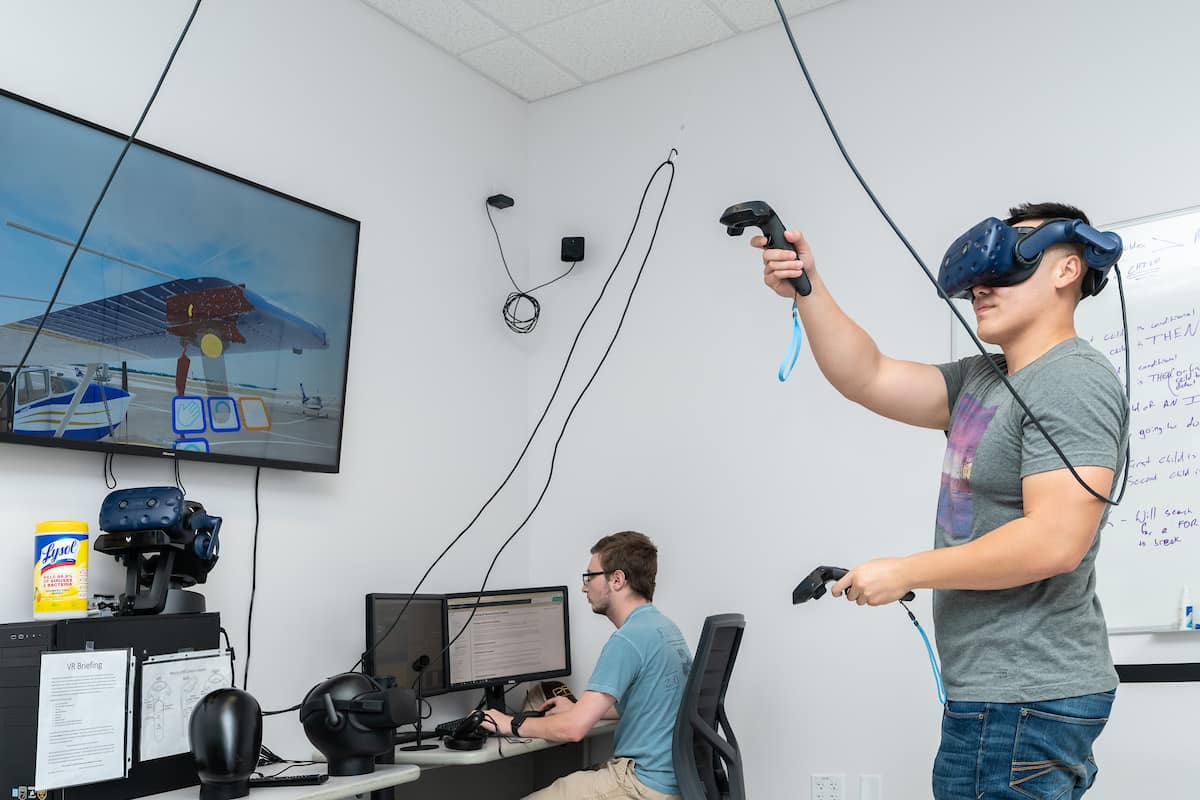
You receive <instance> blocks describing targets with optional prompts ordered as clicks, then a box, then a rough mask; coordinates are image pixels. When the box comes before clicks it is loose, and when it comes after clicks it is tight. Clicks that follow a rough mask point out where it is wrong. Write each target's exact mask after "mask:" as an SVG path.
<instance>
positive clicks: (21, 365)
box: [0, 0, 201, 407]
mask: <svg viewBox="0 0 1200 800" xmlns="http://www.w3.org/2000/svg"><path fill="white" fill-rule="evenodd" d="M200 2H201V0H196V4H195V5H194V6H193V7H192V13H191V14H190V15H189V16H188V19H187V23H186V24H185V25H184V26H183V32H182V33H180V34H179V40H178V41H176V42H175V48H174V49H173V50H171V56H170V57H169V58H168V59H167V65H166V66H165V67H164V68H163V71H162V75H160V76H159V77H158V83H157V84H155V86H154V91H153V92H152V93H151V94H150V100H149V101H148V102H147V103H146V107H145V108H144V109H143V110H142V116H141V117H139V118H138V121H137V125H135V126H134V127H133V131H132V132H131V133H130V134H129V136H128V137H126V139H125V146H124V147H123V148H121V153H120V155H118V156H117V160H116V163H114V164H113V167H112V171H111V172H109V173H108V179H107V180H105V181H104V187H103V188H102V189H101V190H100V196H99V197H97V198H96V202H95V203H94V204H92V210H91V211H90V212H89V213H88V216H87V221H86V222H84V224H83V229H82V230H81V231H80V232H79V236H78V237H77V238H76V239H75V244H74V246H73V247H72V248H71V254H70V255H69V256H67V263H66V265H65V266H64V267H63V269H62V273H61V274H60V275H59V276H58V284H57V285H56V286H55V287H54V292H53V293H52V294H51V295H50V301H49V302H48V303H46V310H45V311H44V312H43V313H42V317H41V319H39V320H38V324H37V327H36V328H35V329H34V331H33V335H32V336H31V337H30V338H29V344H28V345H26V347H25V353H24V355H22V356H21V360H20V361H19V362H17V368H16V369H15V370H13V372H12V376H13V377H12V379H11V380H9V381H8V382H7V383H5V385H4V388H3V389H2V390H0V407H2V406H3V405H4V398H5V397H6V396H7V395H8V394H9V392H10V391H11V390H12V387H13V386H14V385H15V384H16V382H17V378H18V377H19V376H20V374H21V370H23V369H25V365H26V364H28V363H29V355H30V353H32V352H33V345H34V344H35V343H36V342H37V340H38V337H39V336H41V334H42V329H43V328H44V327H45V326H46V320H47V319H48V318H49V317H50V312H51V311H53V310H54V306H55V305H56V304H57V303H58V295H59V293H60V292H61V291H62V287H63V283H64V282H65V281H66V280H67V273H68V272H70V271H71V264H73V263H74V262H75V256H76V254H78V253H79V249H80V247H81V246H82V245H83V240H84V238H85V237H87V232H88V230H89V229H90V228H91V227H92V220H94V219H95V218H96V212H97V211H99V210H100V203H101V202H102V201H103V200H104V196H105V195H106V194H108V189H109V187H110V186H112V182H113V179H114V178H115V177H116V176H117V170H118V169H119V168H120V166H121V162H123V161H124V160H125V155H126V154H127V153H128V152H129V149H130V148H131V147H132V146H133V142H134V140H135V139H136V138H137V135H138V131H140V130H141V129H142V123H143V122H145V121H146V116H147V115H148V114H149V113H150V107H151V106H153V105H154V100H155V98H157V97H158V91H159V89H161V88H162V85H163V82H164V81H165V80H166V79H167V73H168V72H170V71H171V65H172V64H174V63H175V55H176V53H178V52H179V48H180V46H181V45H183V40H184V39H185V38H186V37H187V33H188V30H190V29H191V27H192V20H194V19H195V18H196V12H197V11H199V10H200Z"/></svg>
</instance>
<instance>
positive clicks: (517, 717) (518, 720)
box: [512, 711, 526, 736]
mask: <svg viewBox="0 0 1200 800" xmlns="http://www.w3.org/2000/svg"><path fill="white" fill-rule="evenodd" d="M525 719H526V717H525V712H524V711H518V712H517V713H516V714H513V718H512V735H513V736H520V735H521V734H519V733H517V731H519V730H520V729H521V725H522V724H523V723H524V722H525Z"/></svg>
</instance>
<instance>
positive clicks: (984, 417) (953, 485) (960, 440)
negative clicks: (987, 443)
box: [937, 393, 996, 541]
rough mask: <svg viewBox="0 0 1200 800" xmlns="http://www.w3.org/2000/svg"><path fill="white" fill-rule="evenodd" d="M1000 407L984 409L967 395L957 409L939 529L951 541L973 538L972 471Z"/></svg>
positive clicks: (945, 464) (941, 494)
mask: <svg viewBox="0 0 1200 800" xmlns="http://www.w3.org/2000/svg"><path fill="white" fill-rule="evenodd" d="M995 414H996V406H983V405H980V403H979V401H978V400H976V399H975V396H974V395H972V394H970V393H964V394H963V396H962V399H961V400H959V402H958V407H957V408H956V409H955V414H954V422H953V424H952V425H951V426H950V439H949V440H948V441H947V442H946V458H945V460H944V461H943V462H942V488H941V491H940V492H939V494H938V512H937V524H938V527H939V528H941V529H942V530H944V531H946V533H947V534H948V535H949V536H950V538H951V539H956V540H960V541H961V540H963V539H969V538H970V537H971V520H972V518H973V516H974V495H973V494H972V492H971V467H972V465H973V464H974V462H975V451H976V450H978V449H979V442H980V440H981V439H983V434H984V432H985V431H987V427H988V425H989V424H990V423H991V421H992V417H993V416H995Z"/></svg>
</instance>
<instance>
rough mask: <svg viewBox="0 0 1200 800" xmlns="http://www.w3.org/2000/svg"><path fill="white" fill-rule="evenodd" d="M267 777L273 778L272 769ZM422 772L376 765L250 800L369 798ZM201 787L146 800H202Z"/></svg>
mask: <svg viewBox="0 0 1200 800" xmlns="http://www.w3.org/2000/svg"><path fill="white" fill-rule="evenodd" d="M324 771H325V770H324V769H323V768H322V767H320V765H313V766H310V767H300V768H296V769H291V770H288V771H287V772H285V773H284V774H285V775H306V774H308V773H309V772H324ZM267 774H272V773H271V772H270V770H269V768H268V772H267ZM420 774H421V768H420V767H418V766H414V765H412V764H376V765H375V771H374V772H372V773H369V774H367V775H347V776H345V777H336V776H334V777H330V779H329V780H327V781H325V783H318V784H314V785H312V786H258V787H251V789H250V794H249V795H247V797H248V798H249V800H340V798H345V797H354V796H355V795H359V794H366V793H368V792H372V791H375V790H376V789H386V788H388V787H389V786H397V785H399V784H401V783H409V782H410V781H415V780H416V779H417V778H418V777H419V776H420ZM199 797H200V787H199V786H189V787H187V788H186V789H175V790H174V791H170V792H162V793H161V794H155V795H150V796H149V797H147V798H143V800H199Z"/></svg>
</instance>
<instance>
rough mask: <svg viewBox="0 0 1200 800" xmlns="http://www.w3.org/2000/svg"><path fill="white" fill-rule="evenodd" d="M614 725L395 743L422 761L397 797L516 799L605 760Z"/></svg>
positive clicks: (400, 757) (413, 760)
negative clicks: (577, 732) (568, 733)
mask: <svg viewBox="0 0 1200 800" xmlns="http://www.w3.org/2000/svg"><path fill="white" fill-rule="evenodd" d="M616 727H617V723H616V721H615V720H605V721H602V722H599V723H597V724H596V726H595V727H593V728H592V729H591V731H589V732H588V735H587V736H586V737H584V739H583V740H582V741H580V742H552V741H549V740H547V739H514V740H512V741H508V740H506V739H503V738H501V737H496V736H492V737H489V738H488V740H487V742H485V743H484V746H483V747H482V748H480V749H479V750H466V751H463V750H448V749H446V748H445V747H442V746H441V745H440V744H439V746H438V749H437V750H417V751H413V752H405V751H404V750H401V749H400V748H397V749H396V761H397V762H399V763H406V764H413V765H418V766H420V768H421V780H420V782H419V783H417V784H414V785H413V786H408V787H403V788H401V789H398V790H397V791H396V798H397V800H423V798H430V800H446V798H470V797H479V798H483V799H484V800H508V798H512V799H513V800H516V798H521V797H524V796H525V795H527V794H529V793H530V792H532V791H534V790H536V789H541V788H543V787H545V786H549V785H550V784H551V783H553V782H554V781H555V780H556V779H557V778H561V777H562V776H563V775H568V774H570V773H572V772H575V771H577V770H581V769H586V768H587V767H590V766H592V765H594V764H598V763H600V762H602V761H607V760H608V759H609V758H611V757H612V752H613V751H612V745H613V739H612V737H613V731H614V730H616ZM441 767H458V769H440V768H441ZM262 800H274V799H273V798H262ZM288 800H291V799H290V798H289V799H288Z"/></svg>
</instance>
